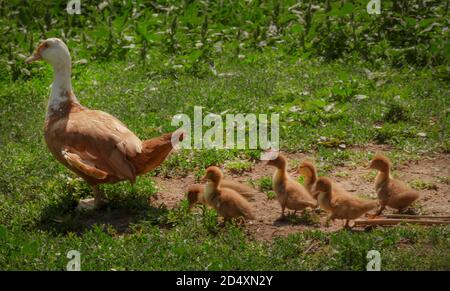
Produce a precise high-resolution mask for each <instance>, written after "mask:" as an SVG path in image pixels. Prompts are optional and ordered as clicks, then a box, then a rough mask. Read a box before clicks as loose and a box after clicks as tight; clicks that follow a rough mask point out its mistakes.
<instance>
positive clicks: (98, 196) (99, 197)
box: [78, 185, 107, 210]
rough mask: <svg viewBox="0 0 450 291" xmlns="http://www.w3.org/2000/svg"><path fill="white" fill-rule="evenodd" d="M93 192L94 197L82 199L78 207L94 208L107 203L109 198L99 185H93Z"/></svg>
mask: <svg viewBox="0 0 450 291" xmlns="http://www.w3.org/2000/svg"><path fill="white" fill-rule="evenodd" d="M92 193H93V194H94V198H87V199H81V200H80V202H79V203H78V209H81V210H94V209H100V208H102V207H103V206H105V205H106V203H107V200H106V199H105V198H104V196H103V192H102V191H101V190H100V188H99V186H98V185H92Z"/></svg>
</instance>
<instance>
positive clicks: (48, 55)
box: [25, 38, 71, 68]
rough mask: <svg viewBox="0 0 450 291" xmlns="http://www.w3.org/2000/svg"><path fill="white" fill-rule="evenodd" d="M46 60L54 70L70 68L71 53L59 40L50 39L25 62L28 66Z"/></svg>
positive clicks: (41, 44) (42, 43)
mask: <svg viewBox="0 0 450 291" xmlns="http://www.w3.org/2000/svg"><path fill="white" fill-rule="evenodd" d="M38 60H44V61H46V62H47V63H49V64H50V65H52V66H53V67H54V68H59V67H67V66H68V67H70V65H71V58H70V52H69V49H68V48H67V46H66V44H65V43H64V42H63V41H62V40H60V39H59V38H48V39H46V40H44V41H42V42H41V43H40V44H39V46H38V47H37V48H36V52H35V53H34V54H33V55H32V56H31V57H29V58H28V59H26V60H25V62H26V63H27V64H29V63H31V62H34V61H38Z"/></svg>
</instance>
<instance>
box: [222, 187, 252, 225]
mask: <svg viewBox="0 0 450 291" xmlns="http://www.w3.org/2000/svg"><path fill="white" fill-rule="evenodd" d="M219 199H220V204H219V207H218V208H219V209H217V211H218V212H219V214H220V215H222V216H223V217H225V218H232V217H236V218H237V217H245V218H247V219H254V218H255V216H254V215H253V213H252V210H251V207H250V204H249V203H248V202H247V200H245V199H244V198H243V197H242V196H241V195H239V194H238V193H237V192H236V191H234V190H232V189H229V188H221V189H220V198H219Z"/></svg>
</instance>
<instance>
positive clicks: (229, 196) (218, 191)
mask: <svg viewBox="0 0 450 291" xmlns="http://www.w3.org/2000/svg"><path fill="white" fill-rule="evenodd" d="M204 179H206V180H208V182H207V183H206V186H205V190H204V194H203V199H204V201H205V202H206V204H208V205H210V206H212V207H213V208H214V209H216V211H217V212H218V213H219V215H220V216H222V217H223V218H224V219H225V221H227V220H230V219H231V218H246V219H255V216H254V215H253V213H252V210H251V207H250V204H249V203H248V201H247V200H245V198H243V197H242V196H241V195H239V193H238V192H236V191H235V190H233V189H231V188H225V187H222V180H223V174H222V171H221V170H220V169H219V168H218V167H215V166H211V167H209V168H208V169H206V174H205V176H204Z"/></svg>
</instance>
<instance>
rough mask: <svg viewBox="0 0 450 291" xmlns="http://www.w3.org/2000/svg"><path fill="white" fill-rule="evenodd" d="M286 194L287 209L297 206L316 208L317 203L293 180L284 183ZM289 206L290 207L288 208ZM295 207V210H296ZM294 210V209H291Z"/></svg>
mask: <svg viewBox="0 0 450 291" xmlns="http://www.w3.org/2000/svg"><path fill="white" fill-rule="evenodd" d="M286 193H287V194H288V197H287V204H286V205H287V206H288V207H289V208H291V207H295V206H297V207H298V208H302V207H308V206H309V207H316V206H317V202H316V200H315V199H314V198H312V196H311V195H310V194H309V193H308V190H306V188H305V187H303V186H302V185H300V184H298V183H297V182H295V181H293V180H288V181H287V183H286ZM290 205H291V206H290ZM297 207H296V208H297ZM291 209H294V208H291Z"/></svg>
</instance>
